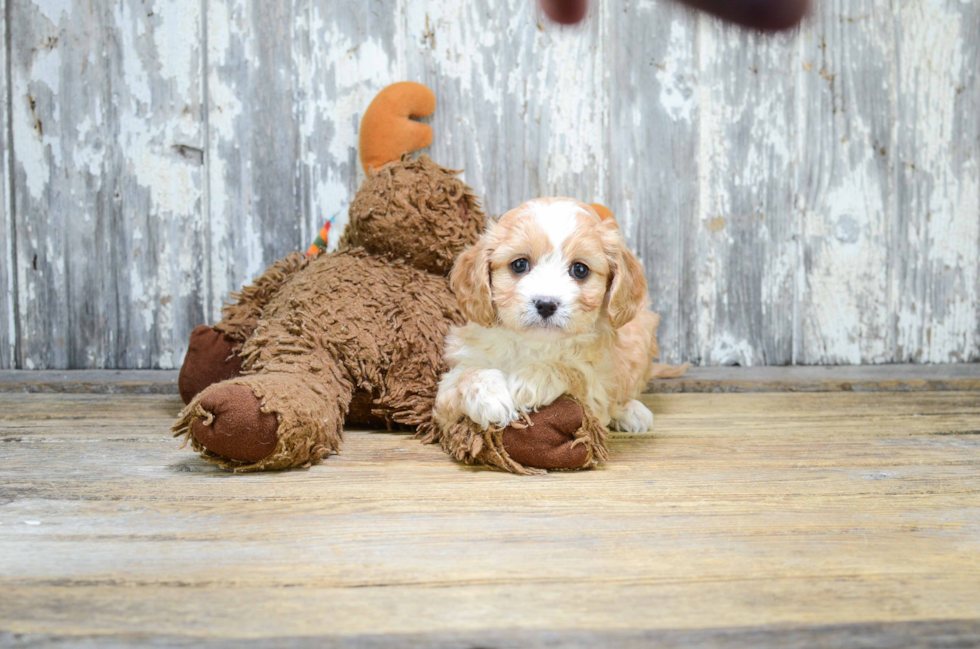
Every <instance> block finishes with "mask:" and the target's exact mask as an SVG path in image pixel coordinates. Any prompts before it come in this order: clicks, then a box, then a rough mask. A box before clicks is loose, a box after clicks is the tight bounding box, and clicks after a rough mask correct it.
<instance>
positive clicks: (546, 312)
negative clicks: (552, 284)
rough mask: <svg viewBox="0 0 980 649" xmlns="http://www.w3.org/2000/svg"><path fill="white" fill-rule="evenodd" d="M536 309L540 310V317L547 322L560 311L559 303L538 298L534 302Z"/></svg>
mask: <svg viewBox="0 0 980 649" xmlns="http://www.w3.org/2000/svg"><path fill="white" fill-rule="evenodd" d="M534 308H535V309H537V310H538V315H539V316H541V317H542V318H544V319H545V320H547V319H548V318H550V317H551V316H553V315H555V311H557V310H558V303H557V302H555V301H554V300H552V299H550V298H538V299H536V300H535V301H534Z"/></svg>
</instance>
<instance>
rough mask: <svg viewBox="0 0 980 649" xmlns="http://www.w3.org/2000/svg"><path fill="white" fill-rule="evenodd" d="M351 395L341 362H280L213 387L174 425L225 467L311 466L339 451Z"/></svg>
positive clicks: (246, 468) (254, 468)
mask: <svg viewBox="0 0 980 649" xmlns="http://www.w3.org/2000/svg"><path fill="white" fill-rule="evenodd" d="M350 400H351V389H350V383H349V382H347V381H345V380H343V379H342V378H340V376H339V374H338V372H337V371H336V367H334V368H332V369H331V368H328V367H326V366H325V365H324V364H318V369H317V370H312V369H311V368H310V367H309V366H305V368H304V367H301V366H299V365H292V366H289V364H286V363H282V364H280V363H274V364H272V367H266V368H264V369H263V370H262V371H261V372H258V373H256V374H247V375H244V376H239V377H236V378H233V379H230V380H228V381H224V382H222V383H218V384H216V385H212V386H211V387H209V388H207V389H206V390H205V391H204V392H202V393H201V394H200V395H198V396H197V397H196V398H195V399H194V400H193V401H191V403H190V404H189V405H188V406H187V407H186V408H184V410H183V412H182V413H181V415H180V419H179V420H178V421H177V423H176V424H174V427H173V430H174V434H175V436H181V435H184V436H185V438H186V439H187V440H189V441H190V442H191V444H192V445H193V447H194V449H195V450H197V451H200V452H201V456H202V457H203V458H204V459H206V460H208V461H209V462H212V463H213V464H217V465H219V466H221V467H223V468H226V469H234V470H236V471H262V470H270V469H288V468H290V467H296V466H308V465H310V464H316V463H317V462H319V461H320V460H322V459H323V458H324V457H326V456H328V455H331V454H333V453H336V452H337V451H338V450H339V448H340V441H341V437H342V429H343V424H344V416H345V415H346V413H347V408H348V406H349V404H350Z"/></svg>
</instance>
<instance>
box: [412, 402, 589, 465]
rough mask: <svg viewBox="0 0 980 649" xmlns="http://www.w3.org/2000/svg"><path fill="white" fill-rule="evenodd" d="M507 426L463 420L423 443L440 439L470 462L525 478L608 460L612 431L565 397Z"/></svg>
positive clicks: (457, 457) (460, 458) (586, 410)
mask: <svg viewBox="0 0 980 649" xmlns="http://www.w3.org/2000/svg"><path fill="white" fill-rule="evenodd" d="M523 417H524V418H523V420H521V421H515V422H512V423H511V424H510V425H509V426H507V427H506V428H499V427H496V426H493V427H490V428H481V427H480V426H478V425H477V424H476V423H474V422H473V421H472V420H471V419H469V418H467V417H463V418H462V419H461V420H460V421H458V422H457V423H456V424H454V425H452V426H450V427H449V428H448V429H446V430H442V431H440V432H438V433H435V432H434V433H432V434H431V435H429V436H427V437H426V438H424V439H423V441H425V442H435V441H438V442H440V443H441V444H442V448H443V449H444V450H445V451H446V452H447V453H449V454H450V455H451V456H453V457H454V458H456V459H457V460H459V461H461V462H465V463H466V464H483V465H486V466H492V467H496V468H498V469H502V470H504V471H510V472H511V473H520V474H525V475H526V474H532V473H544V472H545V471H547V470H553V469H589V468H592V467H594V466H596V465H597V464H598V463H599V462H600V461H602V460H605V459H606V429H605V427H603V426H602V425H601V424H600V423H599V421H598V420H597V419H596V418H595V416H594V415H593V414H592V413H591V412H589V410H588V409H587V408H584V407H582V405H580V404H579V403H578V402H577V401H575V400H574V399H571V398H569V397H567V396H563V397H561V398H559V399H557V400H555V401H554V403H552V404H551V405H548V406H545V407H543V408H541V409H540V410H538V411H537V412H532V413H528V414H526V415H524V416H523Z"/></svg>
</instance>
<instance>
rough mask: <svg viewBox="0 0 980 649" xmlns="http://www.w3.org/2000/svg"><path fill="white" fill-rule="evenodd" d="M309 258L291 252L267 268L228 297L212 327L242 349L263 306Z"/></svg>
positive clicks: (260, 315)
mask: <svg viewBox="0 0 980 649" xmlns="http://www.w3.org/2000/svg"><path fill="white" fill-rule="evenodd" d="M310 259H311V258H310V257H307V256H305V255H303V254H301V253H298V252H293V253H290V254H289V255H287V256H285V257H283V258H282V259H280V260H279V261H277V262H275V263H274V264H272V265H271V266H269V268H267V269H266V271H265V272H264V273H263V274H262V276H261V277H259V278H258V279H257V280H255V281H254V282H252V283H251V284H249V285H248V286H246V287H245V288H243V289H242V290H241V291H240V292H239V293H232V294H231V299H232V300H234V302H231V303H228V304H225V306H224V307H222V309H221V315H222V318H221V322H219V323H218V324H216V325H214V328H215V329H216V330H217V331H220V332H222V333H224V334H227V335H228V336H229V337H230V338H231V339H232V340H234V341H236V342H237V343H238V346H239V347H241V344H242V343H244V342H245V341H246V340H247V339H248V337H249V336H251V335H252V332H253V331H255V327H256V325H258V323H259V318H260V317H262V310H263V309H264V308H265V305H266V304H268V303H269V300H271V299H272V298H273V296H275V295H276V294H278V293H279V291H280V290H282V288H283V286H285V284H286V282H288V281H289V279H290V278H291V277H292V276H293V275H295V274H296V273H297V272H299V271H301V270H303V269H304V268H306V265H307V264H308V263H310ZM185 362H186V361H185Z"/></svg>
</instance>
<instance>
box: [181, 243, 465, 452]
mask: <svg viewBox="0 0 980 649" xmlns="http://www.w3.org/2000/svg"><path fill="white" fill-rule="evenodd" d="M462 323H463V318H462V316H461V315H460V313H459V311H458V309H457V307H456V298H455V297H454V296H453V294H452V292H451V291H450V289H449V282H448V280H447V279H446V278H445V277H443V276H440V275H433V274H431V273H426V272H423V271H421V270H418V269H416V268H412V267H411V266H408V265H407V264H406V263H404V262H402V261H400V260H393V261H389V260H385V259H382V258H379V257H376V256H373V255H369V254H368V253H366V252H364V251H363V250H360V249H355V250H350V251H347V252H342V253H335V254H327V255H320V256H319V257H317V258H316V259H315V260H313V261H312V262H311V263H310V264H309V265H307V266H306V268H305V269H304V270H303V272H300V273H296V274H295V275H294V276H293V277H292V279H291V280H290V282H289V285H288V290H283V291H280V292H279V293H278V294H277V295H276V296H275V297H273V298H272V299H271V300H270V301H269V303H268V304H267V305H266V307H265V309H264V311H263V314H262V319H261V320H260V321H259V326H258V327H257V328H256V330H255V332H254V333H253V335H252V336H251V337H250V338H249V339H248V340H247V341H246V343H245V345H244V346H243V347H242V350H241V355H242V357H243V358H244V366H243V375H242V376H240V377H237V378H234V379H231V380H230V381H227V382H225V383H220V384H218V385H215V386H211V387H210V388H208V389H207V390H205V391H204V392H203V393H201V394H200V395H198V397H197V398H196V399H195V400H194V401H192V402H191V403H190V405H188V407H187V408H185V409H184V412H183V413H182V416H181V419H180V421H178V422H177V424H176V425H175V427H174V430H175V432H176V433H177V434H178V435H187V434H189V433H190V432H191V426H192V424H193V422H194V420H195V419H199V418H206V417H208V416H209V414H208V413H213V411H212V410H210V409H207V408H204V407H203V406H202V405H201V404H203V403H205V402H206V400H207V399H208V398H209V395H211V393H212V392H213V391H215V390H218V389H220V388H221V387H222V386H225V385H228V384H229V383H232V384H236V385H245V386H248V387H249V388H250V389H251V390H252V392H253V394H254V395H255V396H256V397H257V398H258V399H260V400H261V401H262V411H263V412H270V413H276V414H277V415H278V418H279V428H278V437H279V441H278V444H277V446H276V448H275V450H274V451H273V452H272V453H271V454H269V455H268V456H267V457H265V458H262V459H261V460H260V461H257V462H253V463H251V464H242V463H234V462H233V463H230V464H228V463H225V464H226V465H228V466H232V467H233V468H236V469H238V470H259V469H278V468H286V467H289V466H300V465H304V464H308V463H311V462H317V461H319V460H320V459H322V458H323V457H325V456H326V455H328V454H330V453H334V452H336V451H337V450H338V448H339V444H340V440H341V430H342V426H343V424H344V419H345V415H346V414H347V411H348V408H349V405H350V403H351V401H352V397H353V393H354V391H355V390H358V391H362V392H365V393H368V394H373V395H377V396H376V397H375V399H374V403H373V404H372V406H371V408H370V415H371V416H372V417H373V418H375V421H383V422H386V423H387V424H388V425H404V426H408V427H411V428H414V429H416V430H418V431H420V432H421V433H422V434H427V433H429V432H431V430H432V428H433V427H432V413H431V411H432V402H433V399H434V398H435V392H436V386H437V382H438V379H439V375H440V373H441V372H443V371H444V369H445V367H444V364H443V359H442V345H443V341H444V339H445V337H446V334H447V333H448V332H449V327H450V325H452V324H462ZM202 410H203V411H204V412H202ZM195 448H197V445H196V444H195ZM209 459H213V458H209ZM219 463H220V462H219Z"/></svg>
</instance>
